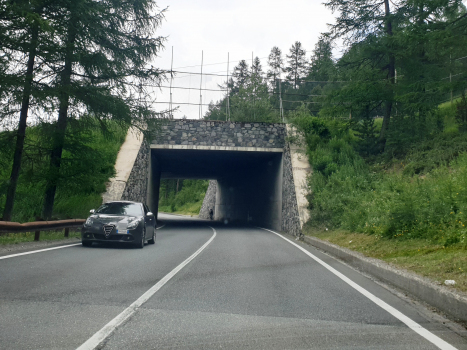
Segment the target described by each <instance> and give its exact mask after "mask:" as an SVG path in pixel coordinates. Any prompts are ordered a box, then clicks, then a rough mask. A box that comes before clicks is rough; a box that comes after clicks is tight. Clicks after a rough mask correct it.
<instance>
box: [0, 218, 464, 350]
mask: <svg viewBox="0 0 467 350" xmlns="http://www.w3.org/2000/svg"><path fill="white" fill-rule="evenodd" d="M159 218H160V219H161V220H162V222H163V224H165V225H164V226H163V227H162V228H161V229H159V230H157V239H156V244H155V245H146V246H145V247H144V249H142V250H141V249H134V248H129V247H125V246H119V245H114V244H105V245H95V246H93V247H90V248H85V247H82V246H81V245H72V246H68V247H65V248H60V249H54V250H46V251H41V252H36V253H33V254H27V255H19V256H7V255H6V254H3V256H0V348H1V349H77V348H80V349H92V348H99V349H424V350H429V349H446V350H448V349H467V332H466V331H465V329H464V328H462V327H460V326H458V325H456V324H453V323H452V322H449V321H448V320H446V319H444V318H442V317H441V316H439V315H437V314H435V313H432V312H431V311H429V310H427V309H425V308H424V307H422V306H420V305H419V304H418V303H414V302H412V301H411V300H410V299H408V298H403V297H399V296H398V294H397V293H394V292H392V291H390V290H388V289H386V288H384V287H383V286H381V285H379V284H377V283H375V282H373V281H371V280H370V279H368V278H366V277H365V276H363V275H361V274H360V273H358V272H356V271H355V270H353V269H351V268H349V267H347V266H345V265H343V264H341V263H340V262H338V261H336V260H335V259H333V258H331V257H329V256H327V255H325V254H322V253H320V252H319V251H317V250H315V249H313V248H311V247H308V246H306V245H301V244H300V246H301V247H305V251H303V250H300V248H299V247H297V246H294V245H293V244H291V243H290V241H286V240H285V239H283V238H282V237H281V236H279V235H277V234H275V233H273V232H271V231H267V230H263V229H259V228H251V227H250V228H248V227H236V226H226V225H223V224H219V223H212V222H208V221H203V220H190V219H186V218H181V217H176V216H168V215H163V214H160V217H159ZM210 226H212V227H210ZM293 243H296V242H293ZM302 249H303V248H302Z"/></svg>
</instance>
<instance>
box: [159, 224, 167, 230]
mask: <svg viewBox="0 0 467 350" xmlns="http://www.w3.org/2000/svg"><path fill="white" fill-rule="evenodd" d="M165 225H167V224H164V225H162V226H159V227H156V230H160V229H161V228H163V227H164V226H165Z"/></svg>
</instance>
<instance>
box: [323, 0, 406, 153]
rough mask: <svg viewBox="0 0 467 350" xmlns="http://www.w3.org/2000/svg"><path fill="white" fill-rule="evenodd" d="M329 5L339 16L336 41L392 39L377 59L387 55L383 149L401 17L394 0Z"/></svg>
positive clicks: (344, 1) (333, 0)
mask: <svg viewBox="0 0 467 350" xmlns="http://www.w3.org/2000/svg"><path fill="white" fill-rule="evenodd" d="M393 3H394V2H393ZM325 5H326V7H328V8H330V9H331V10H332V11H333V12H338V13H339V14H338V16H337V18H336V23H335V24H333V25H331V26H330V27H331V33H332V35H333V36H334V38H343V39H344V42H345V43H347V44H355V43H361V42H363V41H365V40H367V38H368V37H369V36H380V35H383V34H384V36H385V37H386V38H387V39H388V40H386V41H385V43H384V44H383V46H382V47H381V46H379V48H380V49H381V52H380V55H378V56H379V57H377V58H376V59H377V60H380V59H381V56H384V58H383V59H385V61H386V62H385V64H384V67H385V70H386V79H387V86H386V88H387V90H388V92H387V94H386V95H387V96H388V97H387V99H386V101H385V112H384V116H383V124H382V127H381V132H380V136H379V141H380V144H381V148H384V144H385V142H386V135H387V131H388V129H389V122H390V118H391V114H392V109H393V102H394V94H393V89H394V87H393V85H394V84H395V82H396V81H395V77H396V68H395V66H396V60H395V57H396V56H395V53H394V52H393V50H392V48H391V37H392V36H393V35H394V23H395V22H397V16H396V14H395V13H393V12H392V9H391V4H390V0H355V1H349V0H328V1H327V2H326V3H325ZM393 6H395V5H393ZM376 56H377V55H375V57H376Z"/></svg>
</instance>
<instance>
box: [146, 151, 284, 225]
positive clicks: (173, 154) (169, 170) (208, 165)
mask: <svg viewBox="0 0 467 350" xmlns="http://www.w3.org/2000/svg"><path fill="white" fill-rule="evenodd" d="M282 153H283V149H280V148H279V149H277V148H275V149H274V148H269V149H268V148H264V149H259V148H255V149H254V150H242V149H241V148H240V149H238V148H235V147H229V149H228V150H226V149H218V147H213V148H212V149H208V147H204V149H196V148H190V149H188V148H186V149H180V148H179V147H176V146H175V147H171V148H166V147H165V146H164V145H152V146H151V169H152V171H151V172H152V175H151V176H150V179H149V181H150V183H149V188H150V191H151V192H152V193H149V196H148V197H149V198H148V199H149V206H150V207H152V208H157V206H158V198H159V192H158V191H159V183H160V180H161V179H182V178H183V179H209V180H216V181H217V193H216V204H215V208H213V209H214V213H215V220H221V221H224V222H248V223H252V224H256V225H264V226H267V227H270V228H273V229H277V230H280V229H281V215H282ZM153 210H154V211H155V212H157V211H156V210H155V209H153Z"/></svg>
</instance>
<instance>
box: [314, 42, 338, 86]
mask: <svg viewBox="0 0 467 350" xmlns="http://www.w3.org/2000/svg"><path fill="white" fill-rule="evenodd" d="M333 68H334V61H333V59H332V42H331V40H330V38H329V36H328V35H321V36H320V38H319V39H318V42H317V43H316V45H315V49H314V50H313V53H312V55H311V64H310V72H309V78H310V80H316V81H328V80H329V79H330V76H331V74H332V71H333Z"/></svg>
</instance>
